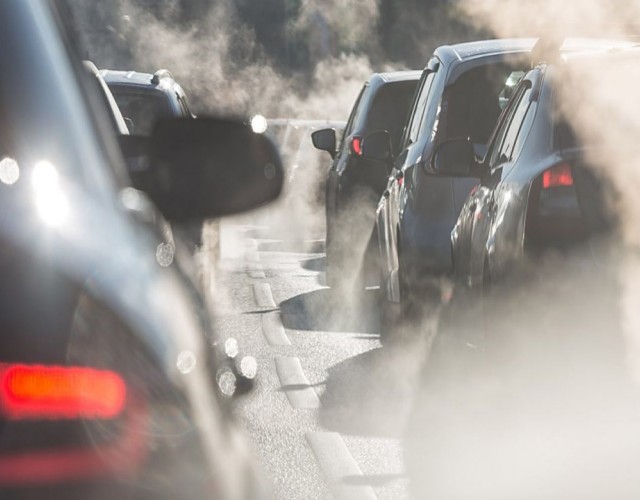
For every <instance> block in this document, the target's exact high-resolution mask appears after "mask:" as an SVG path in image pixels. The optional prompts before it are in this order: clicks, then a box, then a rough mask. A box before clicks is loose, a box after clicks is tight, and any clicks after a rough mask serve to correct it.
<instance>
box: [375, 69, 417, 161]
mask: <svg viewBox="0 0 640 500" xmlns="http://www.w3.org/2000/svg"><path fill="white" fill-rule="evenodd" d="M417 85H418V80H415V81H408V82H397V83H393V84H388V85H385V86H384V87H382V88H381V89H380V91H379V92H378V94H377V95H376V97H375V99H374V101H373V104H372V105H371V109H370V110H369V114H368V116H367V120H366V123H365V134H368V133H371V132H377V131H379V130H387V131H388V132H389V133H390V134H391V142H392V144H393V149H394V151H395V152H396V153H397V150H398V148H399V146H400V139H401V137H402V132H403V130H404V126H405V123H406V121H407V118H408V116H409V108H410V106H411V102H412V101H413V95H414V93H415V90H416V87H417Z"/></svg>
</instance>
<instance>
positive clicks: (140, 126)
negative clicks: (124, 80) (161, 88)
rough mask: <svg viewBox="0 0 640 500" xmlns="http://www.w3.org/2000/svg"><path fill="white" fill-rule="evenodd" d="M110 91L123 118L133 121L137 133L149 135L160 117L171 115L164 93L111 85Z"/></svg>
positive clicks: (169, 104) (169, 105)
mask: <svg viewBox="0 0 640 500" xmlns="http://www.w3.org/2000/svg"><path fill="white" fill-rule="evenodd" d="M111 92H112V93H113V96H114V97H115V99H116V102H117V103H118V107H119V108H120V111H121V112H122V115H123V116H124V117H125V118H129V119H130V120H131V121H132V122H133V130H132V131H131V132H132V133H134V134H137V135H151V132H152V130H153V127H154V125H155V124H156V122H157V121H158V120H159V119H160V118H165V117H169V116H173V112H172V110H171V103H170V102H169V99H168V98H167V96H166V95H165V94H163V93H162V92H158V91H156V90H147V91H144V90H135V89H134V90H131V89H128V88H123V87H118V86H112V87H111Z"/></svg>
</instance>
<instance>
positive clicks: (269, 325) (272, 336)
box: [262, 313, 291, 346]
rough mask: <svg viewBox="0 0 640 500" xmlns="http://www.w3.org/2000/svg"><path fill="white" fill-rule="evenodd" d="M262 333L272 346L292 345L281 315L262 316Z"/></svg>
mask: <svg viewBox="0 0 640 500" xmlns="http://www.w3.org/2000/svg"><path fill="white" fill-rule="evenodd" d="M262 333H264V336H265V338H266V339H267V342H269V345H272V346H282V345H291V341H290V340H289V337H287V333H286V332H285V330H284V326H283V325H282V318H281V317H280V314H279V313H276V314H263V315H262Z"/></svg>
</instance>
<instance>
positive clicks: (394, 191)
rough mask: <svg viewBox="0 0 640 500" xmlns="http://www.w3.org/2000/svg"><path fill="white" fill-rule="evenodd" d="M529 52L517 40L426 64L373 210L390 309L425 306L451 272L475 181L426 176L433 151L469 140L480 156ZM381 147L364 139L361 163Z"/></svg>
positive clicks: (443, 51)
mask: <svg viewBox="0 0 640 500" xmlns="http://www.w3.org/2000/svg"><path fill="white" fill-rule="evenodd" d="M533 45H534V41H533V40H526V39H515V40H493V41H482V42H471V43H463V44H457V45H452V46H443V47H439V48H438V49H437V50H436V51H435V53H434V55H433V57H432V58H431V59H430V61H429V62H428V64H427V66H426V68H425V70H424V72H423V74H422V78H421V81H420V85H419V90H418V93H417V95H416V97H415V100H414V103H413V108H412V112H411V116H410V118H409V122H408V125H407V128H406V130H405V133H404V136H403V138H402V141H401V143H400V146H399V151H400V153H399V154H394V155H393V161H394V166H393V171H392V173H391V176H390V177H389V180H388V185H387V188H386V190H385V191H384V193H383V196H382V198H381V199H380V201H379V205H378V208H377V216H376V227H377V233H378V241H379V250H380V266H381V275H382V281H383V282H382V286H383V289H384V292H385V296H386V299H387V305H388V306H391V304H402V303H404V304H406V303H407V300H406V299H407V296H409V295H410V294H412V293H415V296H416V298H417V299H418V300H423V298H424V293H426V292H428V291H430V290H431V287H432V284H433V283H432V280H431V278H432V277H435V278H437V277H439V276H442V275H447V274H449V273H450V272H451V269H452V265H451V244H450V234H451V229H452V228H453V225H454V224H455V221H456V219H457V215H458V213H459V211H460V209H461V208H462V205H463V203H464V200H465V199H466V197H467V195H468V193H469V191H470V190H471V189H472V188H473V186H474V185H475V184H476V183H477V181H476V180H475V179H469V178H453V177H434V176H430V175H428V172H427V168H426V167H427V165H428V163H429V159H430V157H431V154H432V152H433V148H434V146H435V145H436V144H438V143H440V142H442V141H446V140H448V139H451V138H457V137H468V138H470V140H471V142H472V143H473V144H474V147H475V150H476V151H477V153H478V154H483V153H484V151H485V150H486V143H487V142H488V140H489V138H490V136H491V132H492V131H493V128H494V127H495V124H496V122H497V120H498V117H499V115H500V112H501V105H503V103H504V101H505V97H506V96H507V95H508V93H509V91H510V85H513V84H514V83H517V78H518V76H521V75H522V74H524V73H523V71H522V70H524V69H525V68H527V66H528V65H529V64H530V63H529V60H528V53H529V52H530V50H531V48H532V47H533ZM386 140H387V139H386V138H385V137H384V136H375V137H370V138H365V142H364V148H365V156H367V155H370V149H372V148H377V149H378V150H380V145H379V144H378V143H380V142H381V141H382V142H384V141H386ZM382 152H383V153H384V154H385V155H388V154H387V153H386V152H384V149H382ZM378 154H380V151H379V152H378ZM434 288H435V289H436V290H437V289H438V288H437V286H436V287H434ZM387 309H388V308H387Z"/></svg>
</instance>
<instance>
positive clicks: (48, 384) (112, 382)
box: [0, 365, 126, 420]
mask: <svg viewBox="0 0 640 500" xmlns="http://www.w3.org/2000/svg"><path fill="white" fill-rule="evenodd" d="M125 399H126V386H125V383H124V380H122V378H121V377H120V376H119V375H118V374H116V373H114V372H111V371H106V370H94V369H91V368H80V367H73V368H65V367H60V366H40V365H0V414H2V415H3V416H5V417H6V418H9V419H11V420H23V419H77V418H92V419H93V418H95V419H108V418H114V417H116V416H118V415H119V414H120V413H121V411H122V409H123V407H124V403H125Z"/></svg>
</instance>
